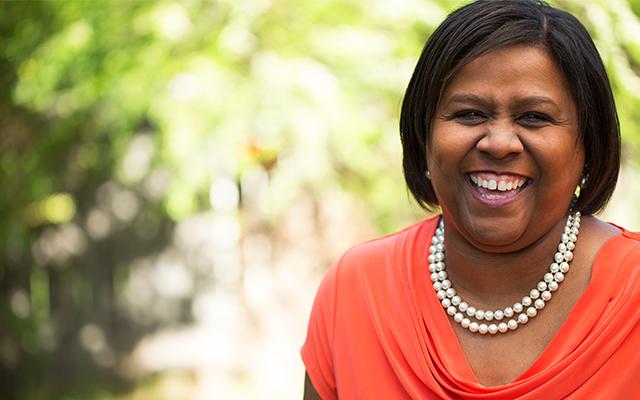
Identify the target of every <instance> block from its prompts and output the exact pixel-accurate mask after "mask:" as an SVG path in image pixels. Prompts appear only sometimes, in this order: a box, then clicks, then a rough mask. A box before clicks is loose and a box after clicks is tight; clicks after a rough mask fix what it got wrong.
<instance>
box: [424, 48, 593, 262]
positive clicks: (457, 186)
mask: <svg viewBox="0 0 640 400" xmlns="http://www.w3.org/2000/svg"><path fill="white" fill-rule="evenodd" d="M431 129H432V130H431V142H430V144H429V145H428V148H427V161H428V168H429V171H430V174H431V180H432V183H433V187H434V189H435V192H436V196H437V198H438V201H439V203H440V205H441V207H442V210H443V213H444V215H445V218H446V221H447V223H448V226H449V227H450V228H451V229H456V230H457V231H458V232H459V233H460V235H461V236H463V237H464V238H465V239H466V240H467V241H469V242H470V243H471V244H472V245H474V246H475V247H478V248H480V249H483V250H485V251H494V252H506V251H514V250H518V249H521V248H523V247H526V246H527V245H530V244H531V243H533V242H534V241H536V240H537V239H539V238H541V237H542V236H543V235H544V234H545V233H547V232H549V230H550V229H551V228H552V227H553V226H554V225H555V224H557V223H558V221H559V220H560V219H561V218H562V217H563V216H564V215H565V214H566V212H567V209H568V206H569V203H570V201H571V196H572V194H573V192H574V190H575V188H576V184H577V182H578V180H579V179H580V175H581V172H582V169H583V166H584V149H583V145H582V143H581V142H580V139H579V137H578V136H579V134H578V120H577V113H576V105H575V102H574V100H573V98H572V96H571V94H570V92H569V89H568V86H567V82H566V80H565V78H564V76H563V74H562V73H561V71H560V70H559V68H558V66H557V65H556V63H555V62H554V61H553V59H552V58H551V57H550V56H549V55H548V54H547V52H546V51H545V50H544V49H541V48H538V47H532V46H523V45H520V46H510V47H506V48H503V49H498V50H495V51H492V52H490V53H488V54H485V55H483V56H481V57H478V58H477V59H475V60H474V61H472V62H471V63H469V64H467V65H465V66H464V67H463V68H462V69H460V71H459V72H458V73H457V74H456V75H455V76H454V77H453V79H452V80H451V81H450V83H449V84H448V86H447V87H446V88H445V91H444V93H443V96H442V98H441V100H440V102H439V105H438V109H437V110H436V115H435V118H434V119H433V123H432V126H431ZM563 222H564V221H563Z"/></svg>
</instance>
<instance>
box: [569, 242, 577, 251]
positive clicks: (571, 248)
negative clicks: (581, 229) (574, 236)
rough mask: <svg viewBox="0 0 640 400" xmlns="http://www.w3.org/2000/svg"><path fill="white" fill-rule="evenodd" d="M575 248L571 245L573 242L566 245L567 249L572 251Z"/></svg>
mask: <svg viewBox="0 0 640 400" xmlns="http://www.w3.org/2000/svg"><path fill="white" fill-rule="evenodd" d="M575 248H576V245H575V243H573V242H569V243H567V249H569V250H571V251H573V249H575Z"/></svg>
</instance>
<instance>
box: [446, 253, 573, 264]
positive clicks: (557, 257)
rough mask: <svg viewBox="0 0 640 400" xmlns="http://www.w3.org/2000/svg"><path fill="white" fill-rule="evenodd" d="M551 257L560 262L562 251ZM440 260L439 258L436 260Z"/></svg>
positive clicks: (562, 258)
mask: <svg viewBox="0 0 640 400" xmlns="http://www.w3.org/2000/svg"><path fill="white" fill-rule="evenodd" d="M437 256H438V254H436V259H437ZM553 259H554V260H556V262H558V263H559V262H560V261H562V260H564V255H562V253H560V252H557V253H556V254H554V256H553ZM438 261H440V260H438Z"/></svg>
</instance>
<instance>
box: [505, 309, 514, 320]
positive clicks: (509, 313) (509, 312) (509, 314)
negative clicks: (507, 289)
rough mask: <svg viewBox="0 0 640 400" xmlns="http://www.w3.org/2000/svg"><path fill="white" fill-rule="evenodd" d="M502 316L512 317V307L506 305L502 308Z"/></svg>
mask: <svg viewBox="0 0 640 400" xmlns="http://www.w3.org/2000/svg"><path fill="white" fill-rule="evenodd" d="M504 316H505V317H507V318H511V317H513V308H511V307H507V308H505V309H504Z"/></svg>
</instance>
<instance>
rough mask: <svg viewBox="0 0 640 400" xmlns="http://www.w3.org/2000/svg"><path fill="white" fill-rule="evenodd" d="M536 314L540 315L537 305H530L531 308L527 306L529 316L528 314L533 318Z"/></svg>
mask: <svg viewBox="0 0 640 400" xmlns="http://www.w3.org/2000/svg"><path fill="white" fill-rule="evenodd" d="M536 315H538V310H536V308H535V307H529V308H527V316H528V317H531V318H533V317H535V316H536Z"/></svg>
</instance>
